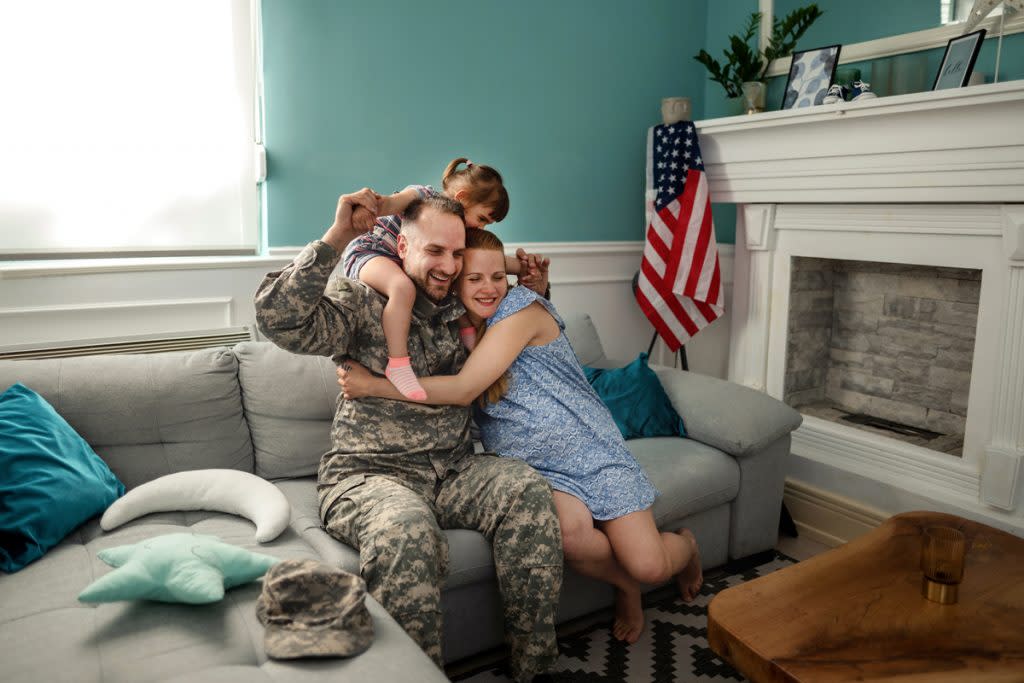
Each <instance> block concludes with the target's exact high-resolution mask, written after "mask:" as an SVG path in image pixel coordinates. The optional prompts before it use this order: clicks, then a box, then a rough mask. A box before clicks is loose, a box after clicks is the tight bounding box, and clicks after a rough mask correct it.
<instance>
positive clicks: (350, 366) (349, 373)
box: [338, 360, 374, 399]
mask: <svg viewBox="0 0 1024 683" xmlns="http://www.w3.org/2000/svg"><path fill="white" fill-rule="evenodd" d="M373 379H374V376H373V375H372V374H370V371H369V370H367V369H366V368H364V367H363V366H362V365H360V364H359V363H357V362H355V361H354V360H346V361H345V362H344V363H342V364H341V365H339V366H338V385H339V386H341V393H342V395H343V396H344V397H345V398H347V399H353V398H362V397H363V396H370V395H371V393H370V388H371V386H372V381H373Z"/></svg>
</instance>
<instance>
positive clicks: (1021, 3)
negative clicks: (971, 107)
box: [932, 0, 1024, 90]
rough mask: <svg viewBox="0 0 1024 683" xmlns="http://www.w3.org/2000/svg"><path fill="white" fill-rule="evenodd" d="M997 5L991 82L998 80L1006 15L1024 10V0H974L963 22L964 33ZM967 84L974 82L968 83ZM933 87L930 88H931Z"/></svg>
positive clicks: (970, 29) (971, 28)
mask: <svg viewBox="0 0 1024 683" xmlns="http://www.w3.org/2000/svg"><path fill="white" fill-rule="evenodd" d="M999 5H1002V6H1003V13H1002V14H1001V15H999V46H998V47H997V48H996V67H995V74H994V76H993V78H992V82H993V83H998V82H999V58H1000V57H1001V56H1002V54H1003V33H1004V31H1003V27H1004V26H1005V24H1006V15H1008V14H1009V15H1011V16H1012V15H1013V14H1016V13H1017V12H1024V0H974V5H972V6H971V13H970V14H969V15H967V21H966V22H964V34H967V33H968V32H970V31H972V30H973V29H974V27H975V26H977V25H978V24H980V23H981V20H982V19H984V18H985V17H987V16H988V15H989V14H991V13H992V10H994V9H995V8H996V7H998V6H999ZM979 42H980V41H979ZM972 63H973V62H972ZM969 85H974V84H973V83H970V84H969ZM935 89H936V88H932V90H935Z"/></svg>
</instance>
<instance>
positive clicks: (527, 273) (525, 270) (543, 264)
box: [516, 249, 551, 296]
mask: <svg viewBox="0 0 1024 683" xmlns="http://www.w3.org/2000/svg"><path fill="white" fill-rule="evenodd" d="M516 258H518V259H519V264H520V271H519V284H521V285H523V286H525V287H528V288H530V289H532V290H533V291H535V292H537V293H538V294H540V295H541V296H544V293H545V292H546V291H547V289H548V266H549V265H551V259H549V258H544V256H543V255H541V254H527V253H526V251H525V250H523V249H517V250H516Z"/></svg>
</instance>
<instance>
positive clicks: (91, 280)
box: [0, 240, 733, 377]
mask: <svg viewBox="0 0 1024 683" xmlns="http://www.w3.org/2000/svg"><path fill="white" fill-rule="evenodd" d="M507 246H508V247H509V249H510V250H514V249H516V248H518V247H523V248H525V249H527V250H528V251H531V252H536V253H541V254H544V255H545V256H549V257H550V258H551V286H552V299H553V300H554V302H555V305H556V306H557V307H558V309H559V311H561V312H562V313H563V314H568V313H573V312H581V311H582V312H587V313H589V314H590V316H591V317H592V318H593V320H594V323H595V325H596V326H597V329H598V332H599V334H600V335H601V340H602V342H603V344H604V347H605V352H606V354H607V355H608V356H609V357H611V358H620V359H624V360H625V359H632V358H634V357H636V355H637V354H638V353H639V352H640V351H645V350H647V347H648V344H649V343H650V340H651V336H652V334H653V328H652V327H651V326H650V324H649V323H648V322H647V319H646V318H645V317H644V316H643V313H641V312H640V309H639V308H638V307H637V305H636V303H635V300H634V299H633V297H632V289H631V283H632V279H633V274H634V273H635V272H636V270H637V268H638V267H639V263H640V255H641V252H642V249H643V243H642V242H641V241H639V240H638V241H634V242H546V243H529V244H509V245H507ZM299 249H300V247H284V248H275V249H273V250H272V251H271V254H270V255H269V256H265V257H224V258H216V257H193V258H180V259H173V258H158V259H120V260H118V259H107V260H102V261H62V262H49V263H29V262H12V263H5V264H0V347H12V346H13V347H22V346H31V345H44V344H55V343H61V342H69V341H75V342H78V341H82V340H93V339H116V338H121V337H134V336H138V335H154V334H161V333H178V332H183V331H193V330H211V329H216V328H220V327H241V326H253V325H254V323H255V313H254V310H253V306H252V297H253V293H254V292H255V291H256V288H257V287H258V286H259V283H260V282H261V280H262V279H263V276H264V274H265V273H267V272H270V271H273V270H277V269H279V268H281V267H282V266H283V265H285V264H286V263H288V262H289V261H290V260H291V258H292V257H293V256H294V255H295V254H297V253H298V251H299ZM720 252H721V254H722V263H721V265H722V274H723V281H724V283H725V294H726V315H725V316H723V318H722V319H720V320H718V321H716V322H715V323H713V324H712V325H711V326H709V327H708V328H707V329H705V330H704V331H702V332H701V333H700V334H699V335H698V336H697V337H695V338H694V339H693V340H692V341H691V342H690V344H689V345H688V346H687V348H688V359H689V363H690V368H691V369H692V370H694V371H696V372H701V373H704V374H709V375H713V376H717V377H725V376H726V374H727V370H728V354H729V310H730V305H729V304H730V302H731V296H732V272H733V268H732V263H733V257H732V255H733V246H732V245H722V246H721V248H720ZM653 360H654V361H655V362H663V363H667V364H671V363H672V356H671V354H668V353H667V352H666V350H665V348H664V345H663V344H661V343H660V342H659V343H658V344H657V345H656V347H655V351H654V359H653Z"/></svg>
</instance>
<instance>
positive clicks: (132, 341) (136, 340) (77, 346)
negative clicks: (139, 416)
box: [0, 327, 256, 360]
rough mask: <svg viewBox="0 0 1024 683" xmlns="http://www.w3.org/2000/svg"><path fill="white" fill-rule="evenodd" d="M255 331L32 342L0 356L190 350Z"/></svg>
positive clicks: (241, 329)
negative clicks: (44, 342) (45, 342)
mask: <svg viewBox="0 0 1024 683" xmlns="http://www.w3.org/2000/svg"><path fill="white" fill-rule="evenodd" d="M255 338H256V337H255V334H254V331H253V330H250V329H249V328H248V327H226V328H222V329H219V330H194V331H188V332H171V333H166V334H159V335H154V334H150V335H139V336H126V337H118V338H114V339H86V340H81V341H63V342H54V343H52V344H33V345H31V346H8V347H0V360H30V359H39V358H70V357H72V356H96V355H103V354H113V353H164V352H166V351H189V350H194V349H206V348H210V347H214V346H233V345H235V344H237V343H238V342H243V341H252V340H254V339H255Z"/></svg>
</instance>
